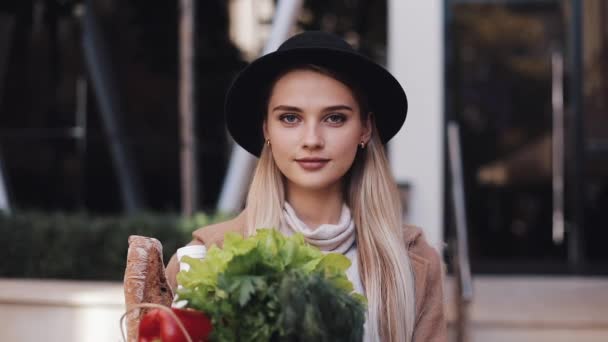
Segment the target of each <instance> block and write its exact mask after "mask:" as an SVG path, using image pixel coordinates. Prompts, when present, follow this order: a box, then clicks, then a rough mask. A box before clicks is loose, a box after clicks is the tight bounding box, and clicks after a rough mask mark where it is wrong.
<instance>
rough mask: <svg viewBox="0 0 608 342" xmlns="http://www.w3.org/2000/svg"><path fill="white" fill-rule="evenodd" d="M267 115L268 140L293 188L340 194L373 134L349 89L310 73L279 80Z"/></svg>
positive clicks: (289, 185) (302, 72) (265, 130)
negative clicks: (343, 181) (344, 179)
mask: <svg viewBox="0 0 608 342" xmlns="http://www.w3.org/2000/svg"><path fill="white" fill-rule="evenodd" d="M267 114H268V115H267V117H266V121H265V122H264V136H265V138H266V139H269V140H270V144H271V151H272V155H273V158H274V160H275V162H276V164H277V166H278V168H279V169H280V170H281V172H282V173H283V175H284V176H285V178H286V179H287V182H288V184H287V186H288V187H290V188H291V189H293V188H294V187H296V188H302V189H306V190H329V189H332V188H336V189H339V188H340V180H341V178H342V176H344V174H345V173H346V172H347V171H348V170H349V168H350V167H351V165H352V164H353V161H354V159H355V155H356V153H357V148H358V146H359V143H361V142H362V141H363V142H364V143H365V144H367V142H368V141H369V138H370V134H371V124H370V122H369V119H368V120H366V123H363V122H362V121H361V113H360V111H359V106H358V104H357V101H356V100H355V98H354V95H353V94H352V92H351V90H350V89H349V88H348V87H347V86H346V85H345V84H343V83H341V82H339V81H337V80H335V79H333V78H331V77H329V76H326V75H323V74H321V73H318V72H315V71H312V70H293V71H290V72H288V73H286V74H285V75H284V76H282V77H281V78H279V79H278V81H277V82H276V83H275V85H274V87H273V89H272V92H271V94H270V99H269V102H268V112H267Z"/></svg>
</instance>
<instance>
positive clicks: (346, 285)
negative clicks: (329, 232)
mask: <svg viewBox="0 0 608 342" xmlns="http://www.w3.org/2000/svg"><path fill="white" fill-rule="evenodd" d="M181 261H182V262H186V263H187V264H189V265H190V270H189V271H183V272H180V273H179V274H178V275H177V281H178V284H180V285H181V286H182V288H181V289H179V290H178V291H177V294H178V298H177V300H186V301H187V303H188V304H187V307H189V308H193V309H196V310H200V311H203V312H205V313H206V314H207V315H208V316H209V317H210V318H211V320H212V322H213V333H212V336H211V338H212V340H213V341H303V342H304V341H315V342H318V341H361V339H362V336H363V324H364V321H365V313H364V312H365V299H364V298H363V297H362V296H360V295H358V294H355V293H353V285H352V283H351V282H350V281H349V280H348V278H347V277H346V273H345V272H346V270H347V269H348V268H349V267H350V264H351V263H350V260H348V258H346V257H345V256H343V255H341V254H335V253H328V254H324V253H322V252H321V251H319V250H318V249H316V248H314V247H311V246H309V245H307V244H306V243H305V241H304V238H303V236H302V235H300V234H296V235H293V236H291V237H285V236H283V235H282V234H281V233H279V232H278V231H276V230H274V229H260V230H258V232H257V234H256V235H254V236H252V237H249V238H243V237H241V236H240V235H238V234H235V233H228V234H226V236H225V239H224V246H223V248H221V249H220V248H218V247H217V246H212V247H211V248H210V249H209V250H208V252H207V255H206V256H205V258H204V259H202V260H199V259H193V258H188V257H184V258H182V260H181Z"/></svg>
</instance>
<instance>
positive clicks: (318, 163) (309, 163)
mask: <svg viewBox="0 0 608 342" xmlns="http://www.w3.org/2000/svg"><path fill="white" fill-rule="evenodd" d="M296 162H298V164H299V165H300V167H302V168H303V169H304V170H308V171H315V170H319V169H321V168H323V167H324V166H325V165H326V164H327V162H329V159H316V158H315V159H296Z"/></svg>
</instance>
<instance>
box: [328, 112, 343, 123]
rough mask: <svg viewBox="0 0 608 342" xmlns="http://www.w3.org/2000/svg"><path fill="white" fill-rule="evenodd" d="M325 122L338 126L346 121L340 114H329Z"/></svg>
mask: <svg viewBox="0 0 608 342" xmlns="http://www.w3.org/2000/svg"><path fill="white" fill-rule="evenodd" d="M326 120H327V121H328V122H329V123H332V124H340V123H343V122H344V121H346V117H344V115H342V114H331V115H329V116H328V117H327V119H326Z"/></svg>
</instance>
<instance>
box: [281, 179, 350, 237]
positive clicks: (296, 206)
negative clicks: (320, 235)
mask: <svg viewBox="0 0 608 342" xmlns="http://www.w3.org/2000/svg"><path fill="white" fill-rule="evenodd" d="M343 201H344V200H343V196H342V190H341V188H340V187H339V186H338V187H335V188H331V189H328V190H326V191H318V190H314V191H311V190H306V189H301V188H294V187H290V186H288V187H287V202H288V203H289V204H290V205H291V207H292V208H293V210H294V211H295V212H296V215H298V218H299V219H300V220H302V222H304V223H306V225H307V226H308V227H309V228H310V229H312V230H315V229H317V227H319V226H320V225H322V224H326V223H328V224H337V223H338V222H340V214H341V213H342V204H343Z"/></svg>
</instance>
